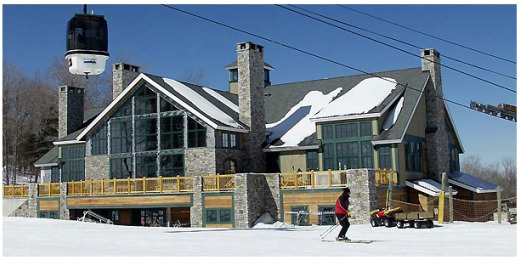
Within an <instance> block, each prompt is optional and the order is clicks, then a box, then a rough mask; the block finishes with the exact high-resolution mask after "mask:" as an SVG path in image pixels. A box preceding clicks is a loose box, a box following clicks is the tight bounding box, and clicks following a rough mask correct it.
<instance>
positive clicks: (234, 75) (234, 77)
mask: <svg viewBox="0 0 520 260" xmlns="http://www.w3.org/2000/svg"><path fill="white" fill-rule="evenodd" d="M229 82H238V69H232V70H229Z"/></svg>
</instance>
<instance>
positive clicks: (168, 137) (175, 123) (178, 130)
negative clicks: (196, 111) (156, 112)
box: [161, 116, 184, 150]
mask: <svg viewBox="0 0 520 260" xmlns="http://www.w3.org/2000/svg"><path fill="white" fill-rule="evenodd" d="M183 147H184V119H183V117H182V116H171V117H163V118H161V149H162V150H167V149H178V148H183Z"/></svg>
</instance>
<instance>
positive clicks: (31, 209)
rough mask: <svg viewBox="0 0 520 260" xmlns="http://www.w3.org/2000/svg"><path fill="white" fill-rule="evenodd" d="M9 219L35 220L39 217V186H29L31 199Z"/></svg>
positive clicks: (10, 214)
mask: <svg viewBox="0 0 520 260" xmlns="http://www.w3.org/2000/svg"><path fill="white" fill-rule="evenodd" d="M8 216H9V217H25V218H35V217H37V216H38V184H37V183H31V184H29V197H28V198H27V199H26V201H25V202H23V203H22V204H21V205H20V206H19V207H18V208H17V209H16V210H14V211H13V212H12V213H9V214H8Z"/></svg>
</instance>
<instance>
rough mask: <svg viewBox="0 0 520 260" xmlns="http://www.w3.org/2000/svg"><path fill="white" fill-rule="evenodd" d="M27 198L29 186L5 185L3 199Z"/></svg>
mask: <svg viewBox="0 0 520 260" xmlns="http://www.w3.org/2000/svg"><path fill="white" fill-rule="evenodd" d="M27 197H29V185H5V186H4V198H27Z"/></svg>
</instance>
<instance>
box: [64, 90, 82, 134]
mask: <svg viewBox="0 0 520 260" xmlns="http://www.w3.org/2000/svg"><path fill="white" fill-rule="evenodd" d="M84 96H85V90H84V89H83V88H79V87H72V86H60V87H59V92H58V138H62V137H64V136H66V135H68V134H71V133H72V132H74V131H76V130H78V129H79V127H80V126H81V125H82V124H83V112H84V111H83V110H84V105H83V102H84Z"/></svg>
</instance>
